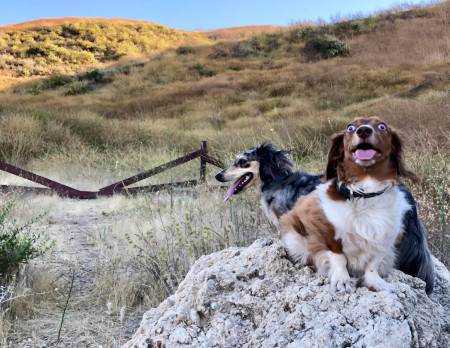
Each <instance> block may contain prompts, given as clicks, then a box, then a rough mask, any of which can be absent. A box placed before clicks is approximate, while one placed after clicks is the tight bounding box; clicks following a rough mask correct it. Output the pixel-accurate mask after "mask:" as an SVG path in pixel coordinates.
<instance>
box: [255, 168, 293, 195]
mask: <svg viewBox="0 0 450 348" xmlns="http://www.w3.org/2000/svg"><path fill="white" fill-rule="evenodd" d="M291 175H292V172H291V171H290V170H285V171H284V172H283V174H281V175H280V176H278V177H276V178H275V179H273V180H272V181H271V182H268V183H267V184H264V186H263V187H262V189H261V191H262V192H265V191H267V190H270V189H271V188H272V187H274V186H275V185H277V184H279V183H280V182H282V181H284V180H286V179H287V178H289V177H290V176H291Z"/></svg>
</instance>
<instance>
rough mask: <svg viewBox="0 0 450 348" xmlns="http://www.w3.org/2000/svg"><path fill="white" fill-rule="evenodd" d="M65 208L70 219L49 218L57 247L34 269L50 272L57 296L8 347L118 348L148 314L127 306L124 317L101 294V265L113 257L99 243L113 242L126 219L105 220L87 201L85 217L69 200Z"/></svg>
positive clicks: (14, 333)
mask: <svg viewBox="0 0 450 348" xmlns="http://www.w3.org/2000/svg"><path fill="white" fill-rule="evenodd" d="M62 202H63V203H64V204H65V205H66V207H65V209H64V210H65V211H66V213H65V214H57V213H56V214H52V213H50V215H49V217H48V222H49V224H50V225H49V228H48V233H49V235H50V236H51V237H52V238H53V239H55V240H56V245H55V247H54V248H53V250H52V252H51V253H49V254H48V255H47V256H45V257H44V259H41V260H39V261H37V262H35V263H34V267H37V268H41V269H45V272H47V274H49V275H51V277H52V278H53V279H55V283H54V284H55V285H54V287H55V288H57V289H58V290H56V291H54V293H53V294H52V295H50V296H49V297H47V298H44V299H42V300H39V301H36V302H35V303H33V306H34V308H33V309H34V310H33V312H34V314H33V315H32V316H31V317H29V318H27V319H18V320H16V321H14V322H13V325H12V328H11V330H10V333H11V335H10V342H11V343H10V344H9V346H10V347H21V348H24V347H118V346H120V344H122V343H124V342H125V341H126V340H127V339H128V338H129V337H131V335H132V334H133V333H134V332H135V331H136V329H137V327H138V325H139V322H140V319H141V315H142V313H143V312H144V310H145V308H142V309H138V308H129V307H127V306H126V305H124V307H123V309H122V312H123V313H122V315H121V313H120V310H118V309H117V308H116V309H113V308H108V307H107V305H106V303H107V302H108V299H106V298H104V296H102V294H100V295H99V294H98V293H97V292H96V285H97V281H98V279H97V277H98V275H101V276H105V274H102V272H104V271H105V270H103V269H102V265H103V264H104V263H105V262H107V260H108V257H110V255H108V252H109V251H110V252H112V248H110V247H108V246H107V245H106V243H103V244H102V243H99V242H98V240H99V239H102V238H105V239H106V238H109V237H108V234H109V233H110V232H111V231H112V229H113V225H114V223H116V222H117V221H118V220H119V219H120V218H121V216H120V215H117V214H116V215H114V216H110V215H108V214H105V212H103V211H101V209H98V207H97V206H96V204H95V202H86V201H84V202H83V203H82V204H83V209H82V211H81V212H80V211H76V210H77V209H76V208H78V206H79V205H80V203H79V202H74V201H70V200H68V199H65V200H62ZM74 204H75V205H76V206H72V205H74ZM71 208H72V209H73V211H71ZM31 267H33V266H31ZM73 272H74V274H75V277H74V281H73V288H72V293H71V296H70V300H69V305H68V307H67V310H66V315H65V319H64V323H63V327H62V330H61V339H60V342H59V343H58V342H56V341H57V336H58V330H59V326H60V323H61V318H62V309H63V307H64V306H65V302H66V298H67V295H68V293H69V288H70V284H71V279H72V274H73ZM58 287H59V288H58Z"/></svg>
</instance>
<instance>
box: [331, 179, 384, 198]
mask: <svg viewBox="0 0 450 348" xmlns="http://www.w3.org/2000/svg"><path fill="white" fill-rule="evenodd" d="M336 190H338V192H339V193H340V194H341V195H343V196H344V197H345V198H347V199H352V198H372V197H376V196H379V195H382V194H383V193H384V192H385V191H386V190H387V187H386V188H385V189H384V190H381V191H378V192H369V193H364V192H362V191H352V190H350V189H349V188H348V187H347V186H345V185H344V184H339V182H338V181H337V180H336Z"/></svg>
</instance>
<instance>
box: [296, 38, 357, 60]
mask: <svg viewBox="0 0 450 348" xmlns="http://www.w3.org/2000/svg"><path fill="white" fill-rule="evenodd" d="M304 50H305V53H306V54H307V55H308V56H309V57H310V58H316V57H320V58H326V59H327V58H333V57H338V56H341V57H346V56H348V55H349V54H350V48H349V47H348V46H347V44H346V43H345V42H344V41H341V40H339V39H338V38H336V37H334V36H330V35H326V36H323V37H313V38H309V39H308V40H306V43H305V49H304Z"/></svg>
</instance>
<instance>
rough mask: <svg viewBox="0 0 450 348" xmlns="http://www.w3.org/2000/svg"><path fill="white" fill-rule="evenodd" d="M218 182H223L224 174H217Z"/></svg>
mask: <svg viewBox="0 0 450 348" xmlns="http://www.w3.org/2000/svg"><path fill="white" fill-rule="evenodd" d="M216 180H217V181H220V182H223V174H222V172H219V173H217V174H216Z"/></svg>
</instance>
